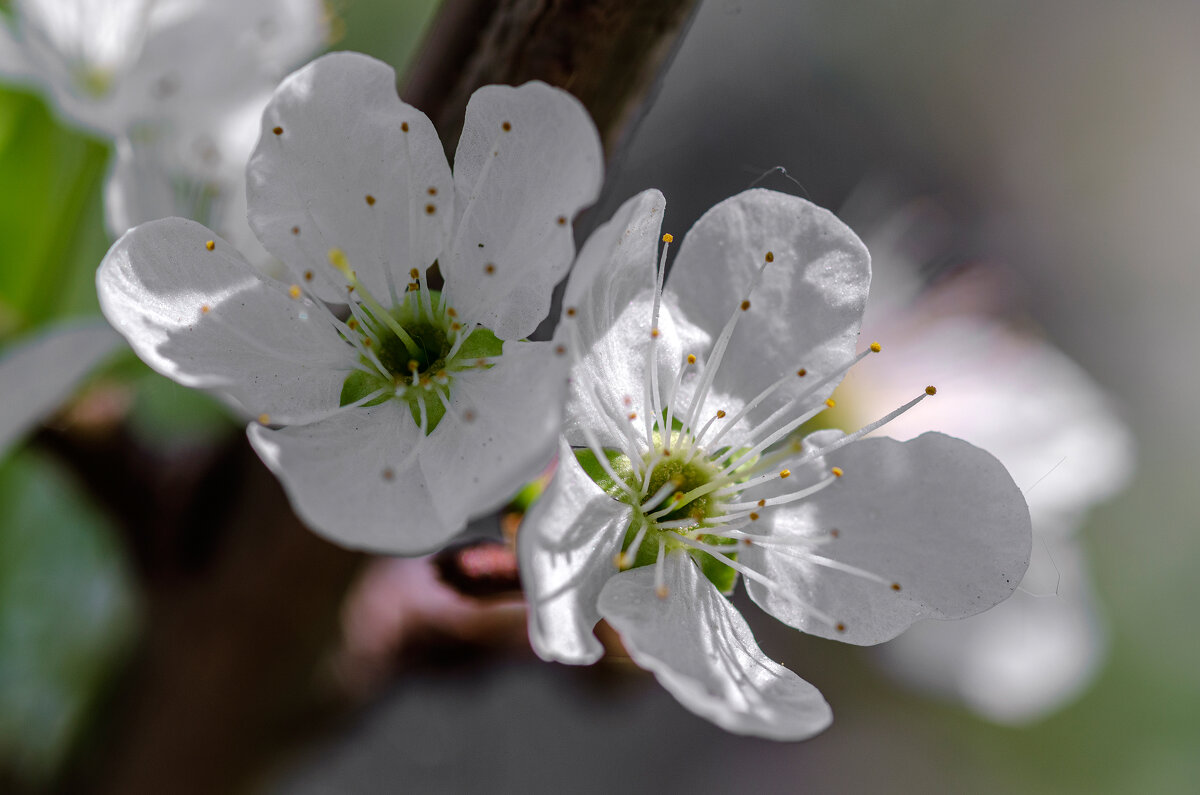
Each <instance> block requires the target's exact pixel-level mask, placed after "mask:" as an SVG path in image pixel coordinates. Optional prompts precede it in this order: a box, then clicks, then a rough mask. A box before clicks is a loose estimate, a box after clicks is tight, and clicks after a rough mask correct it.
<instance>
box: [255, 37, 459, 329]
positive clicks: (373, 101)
mask: <svg viewBox="0 0 1200 795" xmlns="http://www.w3.org/2000/svg"><path fill="white" fill-rule="evenodd" d="M247 179H248V188H247V195H248V204H249V216H250V226H251V227H252V228H253V229H254V231H255V233H256V234H257V235H258V237H259V239H260V240H261V241H262V243H263V245H264V246H266V248H267V250H268V251H270V252H271V253H272V254H274V255H275V256H276V257H278V258H279V259H280V260H282V261H283V262H284V263H287V264H288V265H289V266H291V267H292V268H295V269H298V270H301V271H303V270H305V269H307V270H311V271H314V272H315V273H317V274H318V276H320V277H322V278H318V279H316V280H315V281H314V282H313V284H314V285H322V284H325V283H326V281H325V279H324V278H323V277H324V276H325V275H326V274H329V275H332V276H334V277H338V274H336V273H335V272H333V271H332V269H331V268H330V264H329V256H330V251H331V250H333V249H338V250H340V251H341V252H342V253H343V254H344V256H345V259H346V262H347V263H348V264H349V266H350V267H351V268H353V269H354V270H355V271H356V273H357V275H358V278H359V279H360V280H361V281H362V282H363V284H364V285H365V286H366V288H367V289H368V290H369V291H370V292H371V293H372V294H374V295H375V296H376V297H377V298H379V299H381V300H382V299H384V298H385V297H386V296H388V295H389V293H390V291H391V289H392V286H393V285H397V286H398V288H397V289H399V290H403V288H404V285H405V284H407V283H408V281H409V280H410V276H409V271H410V270H411V269H413V268H416V269H417V270H418V271H420V273H422V274H424V272H425V269H426V268H428V267H429V266H430V265H432V264H433V261H434V260H435V259H436V258H437V257H438V254H439V252H440V250H441V248H442V245H443V242H444V240H445V237H446V235H447V234H448V232H449V229H450V224H451V223H452V222H453V210H454V204H453V202H454V193H453V190H454V183H453V181H452V178H451V176H450V167H449V165H448V164H447V163H446V156H445V154H443V152H442V144H441V142H440V141H439V140H438V136H437V132H436V131H435V130H434V128H433V124H432V122H430V121H429V119H428V118H427V117H426V116H425V114H423V113H421V112H420V111H419V110H417V109H416V108H413V107H411V106H409V105H406V104H405V103H403V102H401V101H400V98H399V97H398V96H397V94H396V73H395V71H393V69H392V68H391V67H390V66H388V65H387V64H385V63H383V62H382V61H377V60H375V59H374V58H369V57H367V56H365V55H359V54H358V53H350V52H337V53H331V54H329V55H325V56H323V57H321V58H318V59H317V60H315V61H313V62H312V63H310V64H309V65H308V66H305V67H304V68H303V69H300V70H299V71H297V72H295V73H294V74H292V75H290V76H289V77H288V78H287V79H286V80H284V81H283V83H282V84H281V85H280V86H279V88H278V89H277V90H276V92H275V96H274V97H272V99H271V102H270V104H269V105H268V106H267V109H266V111H265V112H264V113H263V120H262V137H261V138H260V139H259V143H258V147H257V148H256V149H255V151H254V155H253V156H252V157H251V159H250V166H249V169H248V175H247ZM339 278H340V277H339ZM339 283H340V282H339ZM323 297H326V298H329V299H337V300H344V293H335V292H333V291H332V288H330V289H329V290H326V291H325V293H324V294H323ZM460 314H462V313H461V312H460ZM472 320H473V318H472Z"/></svg>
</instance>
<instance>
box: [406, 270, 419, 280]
mask: <svg viewBox="0 0 1200 795" xmlns="http://www.w3.org/2000/svg"><path fill="white" fill-rule="evenodd" d="M420 277H421V272H420V271H419V270H417V269H416V268H413V269H412V270H410V271H409V272H408V278H410V279H412V280H413V281H416V280H417V279H419V278H420Z"/></svg>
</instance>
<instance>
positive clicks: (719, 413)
mask: <svg viewBox="0 0 1200 795" xmlns="http://www.w3.org/2000/svg"><path fill="white" fill-rule="evenodd" d="M717 419H719V420H723V419H725V411H724V410H723V409H717Z"/></svg>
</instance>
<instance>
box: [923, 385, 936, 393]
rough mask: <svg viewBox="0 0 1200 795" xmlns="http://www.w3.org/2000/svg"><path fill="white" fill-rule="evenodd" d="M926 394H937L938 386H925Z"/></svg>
mask: <svg viewBox="0 0 1200 795" xmlns="http://www.w3.org/2000/svg"><path fill="white" fill-rule="evenodd" d="M925 394H926V395H936V394H937V387H936V386H927V387H925Z"/></svg>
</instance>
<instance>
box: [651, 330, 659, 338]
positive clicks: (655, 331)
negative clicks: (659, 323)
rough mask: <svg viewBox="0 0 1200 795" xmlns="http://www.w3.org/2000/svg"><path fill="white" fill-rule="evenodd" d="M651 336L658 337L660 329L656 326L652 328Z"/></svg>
mask: <svg viewBox="0 0 1200 795" xmlns="http://www.w3.org/2000/svg"><path fill="white" fill-rule="evenodd" d="M650 338H651V339H658V329H656V328H652V329H650Z"/></svg>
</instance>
